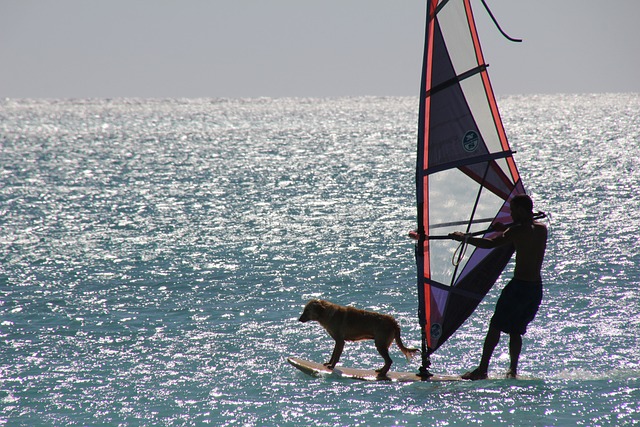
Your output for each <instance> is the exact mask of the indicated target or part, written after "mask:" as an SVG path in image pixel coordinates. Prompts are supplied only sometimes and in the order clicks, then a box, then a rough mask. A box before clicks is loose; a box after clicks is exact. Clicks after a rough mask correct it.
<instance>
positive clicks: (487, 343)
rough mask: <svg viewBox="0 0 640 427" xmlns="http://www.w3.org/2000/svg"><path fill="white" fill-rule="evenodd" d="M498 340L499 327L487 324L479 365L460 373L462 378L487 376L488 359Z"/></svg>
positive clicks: (469, 378)
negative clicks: (487, 328) (469, 370)
mask: <svg viewBox="0 0 640 427" xmlns="http://www.w3.org/2000/svg"><path fill="white" fill-rule="evenodd" d="M498 342H500V329H497V328H494V327H492V326H489V331H488V332H487V336H486V338H485V339H484V346H483V348H482V358H481V359H480V366H478V367H477V368H476V369H475V370H473V371H471V372H467V373H465V374H463V375H462V378H464V379H466V380H483V379H486V378H487V372H488V371H489V361H490V360H491V355H493V350H494V349H495V348H496V346H497V345H498Z"/></svg>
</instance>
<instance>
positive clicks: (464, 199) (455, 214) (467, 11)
mask: <svg viewBox="0 0 640 427" xmlns="http://www.w3.org/2000/svg"><path fill="white" fill-rule="evenodd" d="M427 3H428V6H427V15H426V16H427V19H426V36H425V48H424V62H423V71H422V84H421V89H420V111H419V127H418V150H417V162H416V193H417V208H418V215H417V218H418V226H417V231H416V234H417V240H418V241H417V244H416V263H417V270H418V300H419V304H418V306H419V310H418V316H419V320H420V325H421V327H422V335H423V337H422V338H423V352H422V353H423V367H422V369H421V372H426V374H427V375H428V371H427V368H428V365H429V363H430V362H429V355H431V354H432V353H433V352H434V351H436V350H437V349H438V348H439V347H440V346H441V345H442V344H443V343H444V342H445V341H446V340H447V339H448V338H449V337H450V336H451V335H452V334H453V333H454V332H455V331H456V330H457V329H458V328H459V327H460V326H461V325H462V324H463V322H464V321H465V320H466V319H467V318H468V317H469V316H470V315H471V313H472V312H473V311H474V310H475V309H476V307H477V306H478V304H479V303H480V301H481V300H482V299H483V298H484V296H485V295H486V294H487V292H488V291H489V290H490V289H491V287H492V286H493V284H494V283H495V282H496V280H497V279H498V277H499V276H500V274H501V273H502V270H503V269H504V268H505V267H506V265H507V263H508V262H509V259H510V258H511V256H512V254H513V251H514V248H513V247H511V246H509V245H507V246H502V247H498V248H495V249H479V248H475V247H468V248H460V247H459V246H458V245H459V243H458V242H455V241H453V240H450V239H448V238H446V236H447V235H448V233H450V232H453V231H463V232H467V233H476V234H479V235H483V236H485V237H491V236H492V232H491V231H489V230H490V225H491V224H494V223H496V222H501V223H503V224H507V223H510V222H511V218H510V210H509V201H510V200H511V198H512V197H513V196H514V195H516V194H520V193H524V192H525V190H524V187H523V184H522V182H521V180H520V175H519V173H518V169H517V168H516V164H515V162H514V159H513V152H512V151H511V149H510V147H509V143H508V141H507V136H506V133H505V129H504V127H503V124H502V120H501V119H500V114H499V112H498V105H497V103H496V99H495V96H494V94H493V90H492V88H491V83H490V81H489V74H488V73H487V64H486V63H485V60H484V56H483V54H482V49H481V47H480V41H479V39H478V33H477V30H476V25H475V22H474V17H473V12H472V10H471V3H470V0H427ZM483 230H486V231H483Z"/></svg>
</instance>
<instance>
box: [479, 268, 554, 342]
mask: <svg viewBox="0 0 640 427" xmlns="http://www.w3.org/2000/svg"><path fill="white" fill-rule="evenodd" d="M541 302H542V282H526V281H524V280H518V279H511V281H510V282H509V283H508V284H507V286H505V287H504V289H503V290H502V293H501V294H500V298H498V302H497V303H496V310H495V312H494V314H493V317H492V318H491V326H493V327H495V328H498V329H499V330H501V331H502V332H506V333H508V334H514V333H515V334H520V335H524V334H525V332H527V325H528V324H529V322H531V321H532V320H533V318H534V317H536V313H537V312H538V307H540V303H541Z"/></svg>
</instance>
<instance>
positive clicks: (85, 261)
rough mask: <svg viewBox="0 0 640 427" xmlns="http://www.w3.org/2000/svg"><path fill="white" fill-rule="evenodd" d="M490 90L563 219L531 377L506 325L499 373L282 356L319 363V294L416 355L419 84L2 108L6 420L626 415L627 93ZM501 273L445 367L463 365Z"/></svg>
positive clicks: (638, 195) (508, 419)
mask: <svg viewBox="0 0 640 427" xmlns="http://www.w3.org/2000/svg"><path fill="white" fill-rule="evenodd" d="M498 102H499V106H500V108H501V112H502V116H503V119H504V122H505V126H506V129H507V134H508V136H509V138H510V142H511V146H512V148H513V149H514V150H515V151H516V155H515V159H516V162H517V164H518V168H519V170H520V173H521V175H522V177H523V180H524V183H525V187H526V188H527V191H528V192H529V194H531V196H532V198H533V199H534V203H535V208H536V209H540V210H543V211H545V212H549V213H550V214H551V219H550V221H549V224H548V226H549V231H550V235H549V246H548V250H547V255H546V259H545V263H544V268H543V280H544V289H545V291H544V300H543V304H542V306H541V308H540V311H539V313H538V316H537V317H536V319H535V320H534V321H533V322H532V323H531V325H530V327H529V329H528V332H527V334H526V335H525V338H524V348H523V352H522V357H521V361H520V374H521V378H520V379H517V380H506V379H503V378H502V376H503V374H504V372H505V371H506V370H507V368H508V349H507V339H506V337H503V339H502V341H501V342H500V344H499V345H498V347H497V348H496V352H495V353H494V358H493V360H492V364H491V367H490V379H489V380H487V381H478V382H466V381H464V382H454V383H388V382H360V381H350V380H345V379H341V378H336V377H334V376H329V377H321V378H313V377H310V376H307V375H305V374H303V373H301V372H299V371H297V370H296V369H295V368H293V367H292V366H290V365H289V364H288V363H287V362H286V357H288V356H298V357H302V358H306V359H311V360H315V361H319V362H324V361H327V360H328V358H329V356H330V352H331V350H332V348H333V341H332V340H331V338H330V337H329V336H328V335H327V334H326V332H324V330H323V329H322V328H321V327H320V326H319V325H318V324H316V323H307V324H302V323H300V322H298V320H297V319H298V317H299V315H300V313H301V311H302V308H303V306H304V304H305V303H306V302H307V300H309V299H310V298H323V299H328V300H331V301H334V302H336V303H340V304H343V305H355V306H357V307H359V308H363V309H370V310H376V311H381V312H385V313H389V314H392V315H393V316H395V317H396V318H397V319H398V322H399V324H400V326H401V328H402V336H403V339H404V342H405V344H408V345H410V346H419V341H420V338H419V337H420V331H419V326H418V322H417V290H416V279H415V274H416V273H415V261H414V254H413V242H412V241H411V240H410V239H408V238H407V237H406V235H407V232H408V231H409V230H412V229H414V228H415V189H414V188H415V186H414V168H415V145H416V127H417V108H418V105H417V104H418V101H417V98H411V97H407V98H395V97H386V98H382V97H361V98H330V99H305V98H298V99H291V98H289V99H271V98H260V99H164V100H146V99H101V100H82V99H78V100H11V99H9V100H6V99H5V100H1V101H0V186H1V191H0V225H1V227H0V260H1V262H0V426H11V427H13V426H30V427H34V426H206V425H211V426H469V425H484V426H575V425H578V426H626V425H635V424H640V403H639V402H640V292H639V290H638V288H639V285H640V253H639V250H638V246H639V245H638V243H639V238H638V235H639V234H638V233H639V230H640V216H639V215H638V212H640V113H639V112H640V94H598V95H596V94H593V95H589V94H585V95H539V96H533V95H527V96H505V97H501V98H499V99H498ZM512 269H513V264H512V263H511V264H509V266H508V267H507V269H506V270H505V272H504V274H503V275H502V277H501V278H500V279H499V281H498V283H497V284H496V286H495V287H494V288H493V289H492V290H491V292H490V293H489V295H488V296H487V298H485V300H484V301H483V302H482V303H481V304H480V306H479V308H478V310H477V311H476V312H475V313H474V314H473V315H472V316H471V317H470V318H469V319H468V320H467V322H466V323H465V324H464V325H463V326H462V327H461V328H460V329H459V330H458V332H457V333H456V334H455V335H453V336H452V337H451V339H450V340H449V341H448V342H447V343H446V344H445V345H443V347H441V348H440V350H439V351H438V352H437V353H436V354H434V355H433V357H432V362H433V365H432V371H433V372H436V373H440V374H460V373H463V372H465V371H467V370H469V369H471V368H474V367H475V366H476V365H477V363H478V361H479V358H480V352H481V347H482V342H483V338H484V334H485V332H486V330H487V326H488V321H489V318H490V316H491V314H492V312H493V307H494V304H495V302H496V299H497V297H498V295H499V292H500V290H501V289H502V288H503V287H504V285H505V284H506V282H507V281H508V280H509V278H510V277H511V274H512ZM391 357H392V358H393V359H394V362H395V363H394V365H393V369H394V370H400V371H415V370H417V368H418V363H419V362H418V361H413V362H407V361H406V360H405V359H404V357H402V354H401V353H400V351H399V350H398V349H397V348H396V347H395V345H394V347H392V349H391ZM341 363H342V364H343V365H345V366H355V367H362V368H376V367H379V366H380V365H381V358H380V356H379V355H378V354H377V352H376V351H375V349H374V347H373V345H372V342H370V341H369V342H359V343H348V344H347V346H346V349H345V352H344V354H343V356H342V359H341Z"/></svg>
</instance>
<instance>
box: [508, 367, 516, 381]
mask: <svg viewBox="0 0 640 427" xmlns="http://www.w3.org/2000/svg"><path fill="white" fill-rule="evenodd" d="M506 377H507V378H510V379H516V377H517V375H516V371H514V370H513V369H509V370H508V371H507V374H506Z"/></svg>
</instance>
